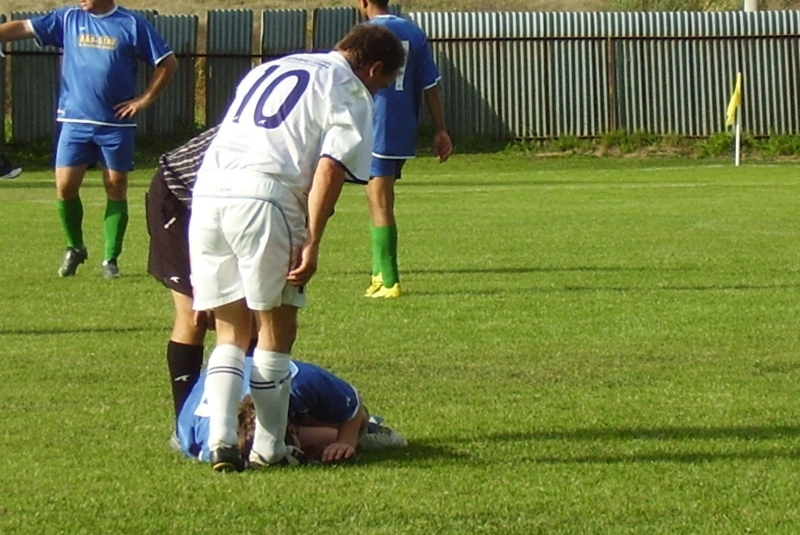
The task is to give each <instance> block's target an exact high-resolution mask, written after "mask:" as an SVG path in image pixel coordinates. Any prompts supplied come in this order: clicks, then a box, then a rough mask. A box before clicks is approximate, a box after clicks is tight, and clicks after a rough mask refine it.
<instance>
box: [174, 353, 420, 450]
mask: <svg viewBox="0 0 800 535" xmlns="http://www.w3.org/2000/svg"><path fill="white" fill-rule="evenodd" d="M252 360H253V359H252V358H246V359H245V366H244V369H243V373H244V379H245V380H244V382H243V383H242V393H241V397H240V398H241V400H242V402H241V403H240V405H239V414H238V421H239V427H238V435H239V450H240V452H241V455H242V456H243V459H247V457H248V455H249V452H250V448H251V447H252V442H253V433H254V428H255V409H254V407H253V402H252V399H251V397H250V393H249V392H250V388H249V383H250V370H251V369H252ZM290 370H291V374H292V385H291V390H290V395H289V415H288V422H289V435H290V436H291V437H292V438H293V442H294V443H295V444H296V445H298V446H300V447H301V449H302V450H303V451H304V452H305V454H306V455H307V456H308V458H309V459H318V460H320V461H322V462H326V463H328V462H337V461H343V460H347V459H350V458H352V457H353V455H355V453H356V450H357V449H359V450H374V449H379V448H390V447H403V446H406V445H407V444H408V442H407V441H406V439H405V438H404V437H403V436H402V435H400V434H399V433H397V432H395V431H394V430H392V429H390V428H388V427H386V426H383V425H380V418H375V417H373V418H370V416H369V415H368V413H367V410H366V409H365V408H364V405H363V404H362V403H361V398H360V396H359V394H358V391H357V390H356V389H355V388H354V387H353V386H352V385H350V384H349V383H348V382H347V381H345V380H343V379H341V378H339V377H337V376H336V375H334V374H333V373H331V372H329V371H328V370H325V369H323V368H320V367H319V366H315V365H313V364H309V363H306V362H300V361H290ZM209 414H210V409H209V406H208V400H207V397H206V391H205V372H203V373H201V375H200V378H199V380H198V381H197V383H196V384H195V386H194V388H193V389H192V391H191V392H190V393H189V394H188V396H187V397H186V400H185V401H184V402H183V403H182V409H181V411H180V414H179V416H178V421H177V430H178V434H177V441H176V447H177V449H179V450H180V451H181V452H183V453H184V454H185V455H186V456H188V457H192V458H194V459H198V460H201V461H205V462H208V461H210V459H211V452H210V449H209V444H208V438H209Z"/></svg>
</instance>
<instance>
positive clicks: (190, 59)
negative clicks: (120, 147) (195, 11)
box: [142, 15, 198, 136]
mask: <svg viewBox="0 0 800 535" xmlns="http://www.w3.org/2000/svg"><path fill="white" fill-rule="evenodd" d="M197 27H198V19H197V16H195V15H158V16H157V17H156V18H155V28H156V31H157V32H158V33H159V34H161V36H162V37H163V38H164V40H165V41H166V42H167V44H169V46H170V48H172V51H173V52H175V56H176V58H177V59H178V70H177V71H176V72H175V74H174V75H173V77H172V79H171V80H170V81H169V83H168V84H167V87H165V88H164V90H163V91H162V92H161V94H160V95H159V96H158V98H157V99H156V101H155V102H154V103H153V104H152V105H151V106H150V107H149V108H148V109H147V110H145V113H146V115H147V121H148V127H149V128H148V129H147V130H146V131H143V132H142V133H143V134H145V135H155V136H163V135H167V134H171V133H175V132H191V131H192V130H193V128H194V123H195V98H194V95H195V89H196V87H195V86H196V74H195V57H196V54H197Z"/></svg>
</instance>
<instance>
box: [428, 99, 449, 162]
mask: <svg viewBox="0 0 800 535" xmlns="http://www.w3.org/2000/svg"><path fill="white" fill-rule="evenodd" d="M423 94H424V95H425V104H426V105H427V106H428V111H429V112H430V114H431V119H432V120H433V151H434V153H435V154H436V156H438V157H439V161H440V162H444V161H445V160H447V158H449V157H450V154H451V153H452V152H453V142H452V140H451V139H450V134H448V133H447V125H446V124H445V122H444V109H443V108H442V98H441V96H440V95H439V86H438V85H434V86H433V87H429V88H428V89H425V90H424V91H423Z"/></svg>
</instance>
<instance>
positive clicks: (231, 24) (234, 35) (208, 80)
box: [205, 9, 253, 125]
mask: <svg viewBox="0 0 800 535" xmlns="http://www.w3.org/2000/svg"><path fill="white" fill-rule="evenodd" d="M252 30H253V12H252V11H250V10H244V9H238V10H214V11H209V12H208V24H207V31H208V41H207V57H206V65H205V67H206V73H205V74H206V75H205V89H206V124H207V125H214V124H217V123H219V122H220V121H221V120H222V118H223V117H224V116H225V112H226V111H227V109H228V106H229V105H230V103H231V102H232V101H233V95H234V93H235V90H236V86H237V84H238V83H239V80H241V79H242V77H243V76H244V75H245V74H247V73H248V72H249V71H250V69H251V68H252V67H253V58H252V53H253V36H252Z"/></svg>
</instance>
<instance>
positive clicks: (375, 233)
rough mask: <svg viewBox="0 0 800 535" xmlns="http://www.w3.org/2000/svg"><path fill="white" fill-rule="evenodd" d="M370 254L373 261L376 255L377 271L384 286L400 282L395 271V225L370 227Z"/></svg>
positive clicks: (387, 286) (388, 286) (389, 286)
mask: <svg viewBox="0 0 800 535" xmlns="http://www.w3.org/2000/svg"><path fill="white" fill-rule="evenodd" d="M372 255H373V256H372V257H373V263H374V262H375V257H376V255H377V258H378V264H379V266H380V267H379V272H380V274H381V277H382V278H383V285H384V286H385V287H386V288H391V287H392V286H394V285H395V284H397V283H398V282H400V274H399V273H398V271H397V225H389V226H386V227H372ZM374 269H375V268H374V267H373V271H374Z"/></svg>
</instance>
